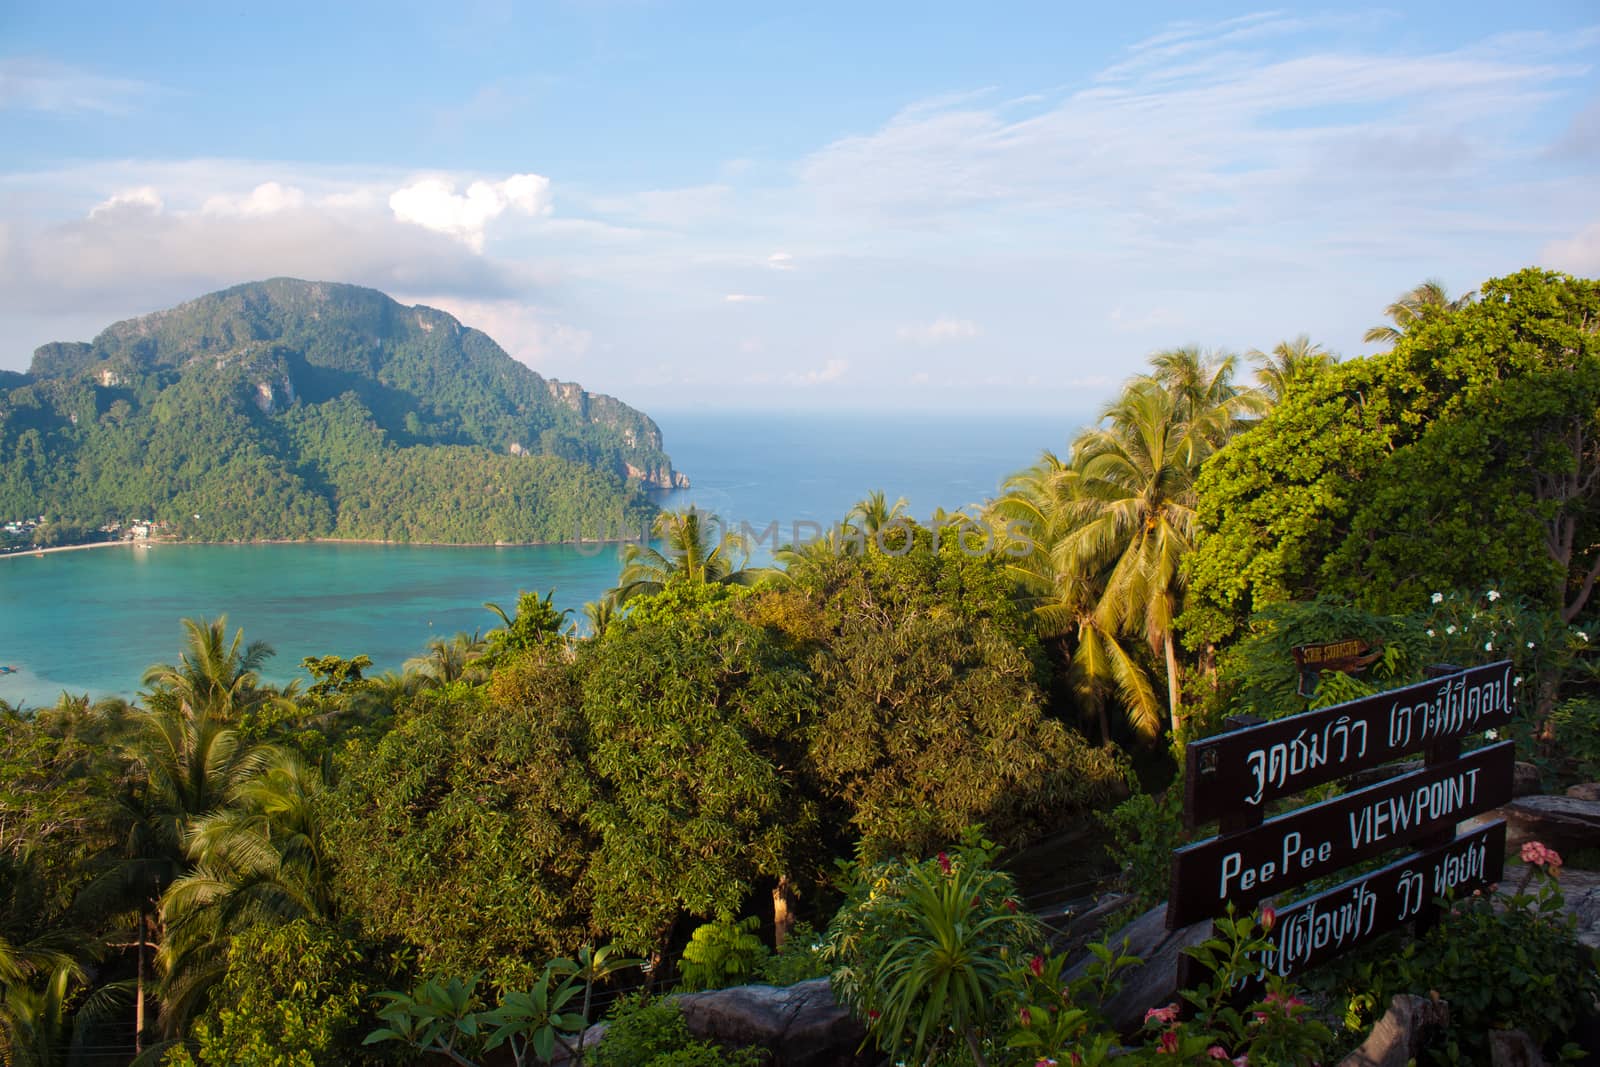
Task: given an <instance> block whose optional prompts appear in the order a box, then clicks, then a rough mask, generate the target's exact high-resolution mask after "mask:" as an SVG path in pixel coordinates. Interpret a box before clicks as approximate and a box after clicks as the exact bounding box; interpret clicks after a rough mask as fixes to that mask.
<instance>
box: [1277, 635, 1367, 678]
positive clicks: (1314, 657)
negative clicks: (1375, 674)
mask: <svg viewBox="0 0 1600 1067" xmlns="http://www.w3.org/2000/svg"><path fill="white" fill-rule="evenodd" d="M1289 651H1290V653H1291V654H1293V656H1294V665H1295V666H1296V667H1298V668H1300V669H1301V670H1302V671H1355V670H1360V669H1361V668H1362V667H1365V666H1367V665H1369V664H1371V663H1373V662H1374V661H1376V660H1377V658H1378V656H1379V655H1380V654H1381V650H1374V649H1373V646H1372V645H1371V644H1370V643H1368V642H1367V641H1364V640H1362V639H1361V638H1359V637H1352V638H1350V639H1349V640H1347V641H1327V642H1324V643H1322V644H1320V645H1296V646H1295V647H1294V648H1291V649H1290V650H1289Z"/></svg>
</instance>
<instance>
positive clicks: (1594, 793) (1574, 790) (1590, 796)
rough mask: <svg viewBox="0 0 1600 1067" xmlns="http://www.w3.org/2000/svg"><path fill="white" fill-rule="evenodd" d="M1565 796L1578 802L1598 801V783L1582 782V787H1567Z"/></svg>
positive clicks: (1599, 794) (1599, 789)
mask: <svg viewBox="0 0 1600 1067" xmlns="http://www.w3.org/2000/svg"><path fill="white" fill-rule="evenodd" d="M1567 796H1569V797H1575V798H1576V799H1578V800H1600V782H1584V783H1583V784H1582V785H1569V786H1568V787H1567Z"/></svg>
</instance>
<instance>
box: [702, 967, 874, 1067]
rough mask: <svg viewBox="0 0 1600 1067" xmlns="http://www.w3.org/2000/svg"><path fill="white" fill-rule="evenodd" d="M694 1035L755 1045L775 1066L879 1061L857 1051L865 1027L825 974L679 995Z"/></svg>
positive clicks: (843, 1066)
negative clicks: (769, 1055)
mask: <svg viewBox="0 0 1600 1067" xmlns="http://www.w3.org/2000/svg"><path fill="white" fill-rule="evenodd" d="M677 1000H678V1006H679V1007H680V1008H681V1009H682V1010H683V1019H684V1022H685V1023H687V1024H688V1027H689V1032H690V1033H691V1034H693V1035H694V1036H696V1037H702V1038H709V1039H711V1040H713V1041H721V1042H725V1043H727V1044H732V1045H744V1046H757V1047H760V1048H764V1049H767V1050H768V1051H769V1052H771V1053H772V1055H773V1064H774V1065H775V1067H855V1065H857V1064H863V1065H864V1064H872V1063H876V1062H878V1057H877V1056H876V1055H873V1054H871V1053H870V1051H867V1052H861V1051H858V1050H860V1049H861V1046H862V1043H863V1042H864V1041H865V1040H866V1036H867V1034H866V1030H865V1029H864V1028H863V1027H862V1025H861V1024H860V1023H859V1022H857V1021H856V1020H855V1018H854V1017H853V1016H852V1015H851V1014H850V1012H849V1009H847V1008H845V1007H843V1006H842V1005H840V1004H839V1002H838V1001H837V1000H835V999H834V996H833V989H832V988H831V987H830V986H829V984H828V980H827V979H826V978H816V979H813V980H812V981H809V982H801V983H799V984H798V985H792V986H788V987H786V988H776V987H773V986H764V985H747V986H737V987H735V988H733V989H719V990H716V991H714V992H710V993H686V994H684V995H682V996H680V997H678V998H677Z"/></svg>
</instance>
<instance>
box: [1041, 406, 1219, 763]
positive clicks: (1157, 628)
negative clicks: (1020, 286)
mask: <svg viewBox="0 0 1600 1067" xmlns="http://www.w3.org/2000/svg"><path fill="white" fill-rule="evenodd" d="M1182 403H1183V401H1182V400H1181V398H1180V397H1179V396H1178V395H1175V391H1172V390H1169V389H1164V388H1161V387H1160V386H1159V384H1158V383H1157V382H1156V381H1154V380H1150V379H1144V380H1136V381H1134V382H1133V383H1132V384H1131V385H1130V386H1129V387H1128V388H1127V390H1125V391H1124V393H1123V396H1122V398H1121V399H1120V400H1118V401H1117V403H1116V404H1114V405H1113V406H1112V408H1111V409H1110V410H1109V411H1108V415H1109V416H1110V418H1111V424H1110V425H1109V426H1107V427H1105V428H1102V429H1096V430H1090V431H1088V432H1086V433H1084V434H1083V435H1082V436H1081V437H1080V438H1079V439H1078V441H1077V442H1076V443H1075V444H1074V446H1073V460H1072V467H1071V472H1070V474H1069V475H1065V476H1064V480H1065V481H1067V482H1069V483H1070V490H1069V495H1068V500H1067V506H1066V528H1065V530H1064V531H1063V533H1062V535H1061V537H1060V538H1059V540H1057V541H1056V543H1055V544H1054V545H1053V547H1052V562H1053V563H1054V565H1055V570H1056V573H1057V574H1061V575H1068V576H1081V577H1088V576H1093V575H1098V574H1100V573H1101V572H1102V570H1103V571H1104V573H1105V577H1104V590H1103V592H1102V594H1101V596H1100V604H1101V607H1099V608H1097V610H1096V612H1095V617H1096V618H1097V619H1098V620H1099V621H1100V623H1101V625H1102V626H1103V627H1104V629H1105V630H1107V631H1117V632H1140V633H1142V634H1143V636H1144V637H1145V639H1146V640H1147V641H1149V643H1150V647H1151V648H1152V650H1154V651H1156V652H1157V653H1159V654H1162V655H1164V657H1165V659H1166V667H1167V698H1168V706H1169V710H1170V714H1171V722H1172V729H1173V733H1174V734H1175V735H1180V734H1181V730H1182V727H1183V721H1182V711H1181V697H1180V693H1181V685H1180V679H1179V675H1178V659H1177V641H1176V637H1175V635H1174V633H1173V621H1174V619H1175V618H1176V617H1177V613H1178V607H1179V603H1180V601H1181V599H1182V594H1183V587H1184V584H1185V576H1184V573H1183V567H1182V564H1183V560H1184V557H1185V556H1187V555H1188V553H1189V552H1191V551H1192V550H1193V547H1194V535H1195V531H1196V528H1197V522H1196V518H1195V511H1194V505H1195V496H1194V479H1195V476H1196V474H1197V473H1198V471H1199V467H1200V464H1201V462H1203V460H1204V459H1205V456H1206V455H1207V454H1208V453H1209V451H1210V449H1211V448H1212V447H1215V446H1214V444H1213V442H1212V440H1211V434H1212V433H1215V432H1218V428H1219V427H1220V426H1223V425H1225V424H1223V423H1221V422H1219V420H1218V419H1216V418H1215V417H1214V416H1213V414H1212V413H1210V412H1195V414H1196V416H1197V422H1191V421H1189V420H1187V419H1185V418H1184V417H1183V413H1182V410H1181V405H1182Z"/></svg>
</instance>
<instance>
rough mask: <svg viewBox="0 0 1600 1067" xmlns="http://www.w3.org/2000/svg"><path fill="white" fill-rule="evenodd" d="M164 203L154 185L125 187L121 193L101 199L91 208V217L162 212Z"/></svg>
mask: <svg viewBox="0 0 1600 1067" xmlns="http://www.w3.org/2000/svg"><path fill="white" fill-rule="evenodd" d="M163 206H164V205H163V204H162V202H161V194H160V193H159V192H157V191H156V188H155V186H153V185H141V186H139V187H138V188H137V189H125V190H123V191H122V192H120V193H113V194H112V195H111V196H110V197H108V198H107V199H105V200H102V201H100V203H98V204H96V205H95V206H94V207H92V208H90V209H89V217H90V218H91V219H99V218H105V217H107V216H113V215H118V214H128V213H130V212H131V213H134V214H140V215H155V214H160V212H161V209H162V207H163Z"/></svg>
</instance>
